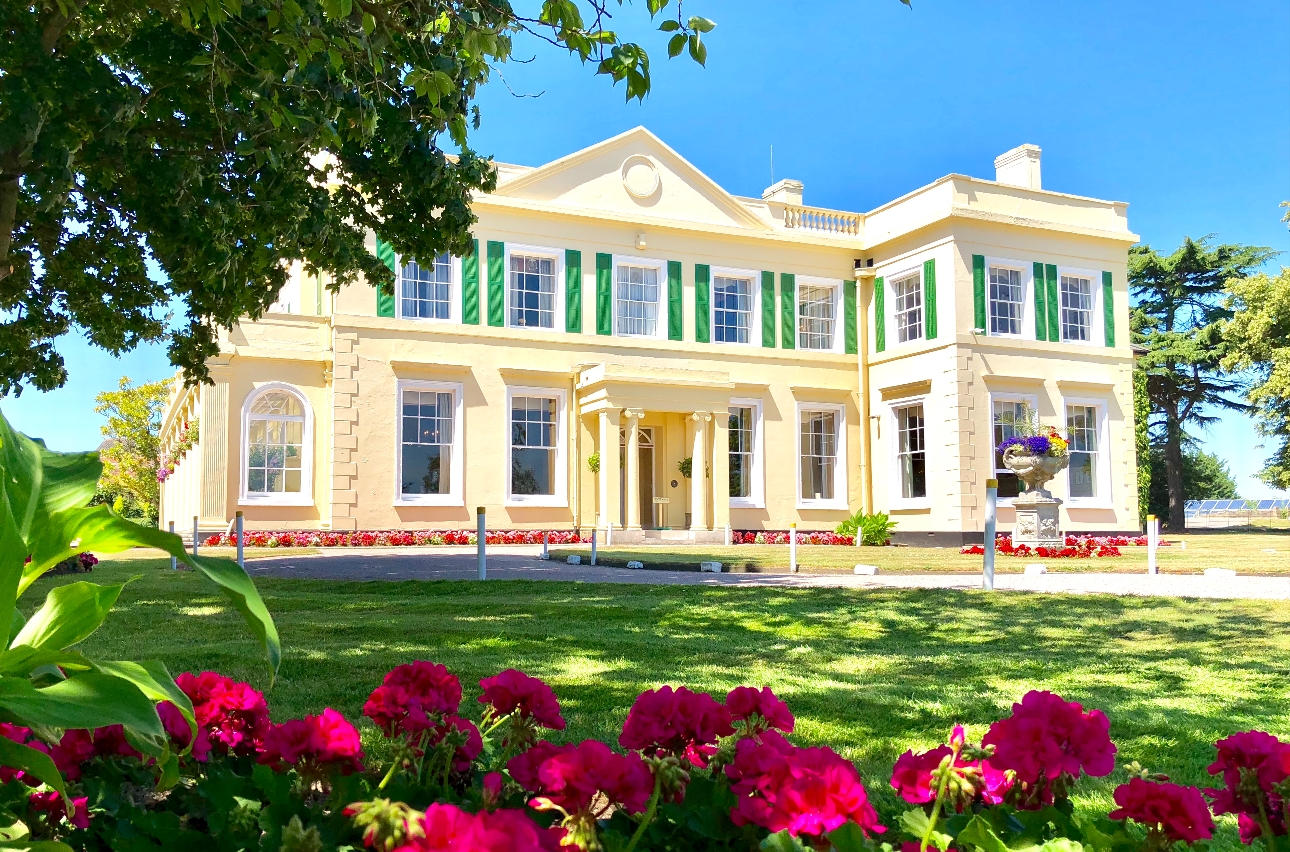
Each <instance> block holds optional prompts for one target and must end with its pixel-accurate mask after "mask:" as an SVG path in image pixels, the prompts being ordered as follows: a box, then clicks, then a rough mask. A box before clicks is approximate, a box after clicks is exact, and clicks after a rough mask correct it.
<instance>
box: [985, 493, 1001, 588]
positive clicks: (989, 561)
mask: <svg viewBox="0 0 1290 852" xmlns="http://www.w3.org/2000/svg"><path fill="white" fill-rule="evenodd" d="M998 504H999V480H997V479H987V480H986V481H985V557H984V563H983V565H982V567H981V588H983V589H985V590H986V591H987V592H992V591H994V545H995V541H994V539H995V527H996V526H997V523H998V518H997V517H996V514H995V513H996V511H997V509H998Z"/></svg>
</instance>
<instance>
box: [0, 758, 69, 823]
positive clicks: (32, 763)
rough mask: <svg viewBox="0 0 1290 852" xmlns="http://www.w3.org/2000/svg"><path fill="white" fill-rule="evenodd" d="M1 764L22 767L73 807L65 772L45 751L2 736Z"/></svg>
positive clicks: (12, 767)
mask: <svg viewBox="0 0 1290 852" xmlns="http://www.w3.org/2000/svg"><path fill="white" fill-rule="evenodd" d="M0 765H3V766H8V767H9V768H10V769H21V770H22V771H23V772H26V773H27V774H29V775H31V776H32V777H33V778H38V779H39V780H41V781H43V782H44V783H46V784H48V785H49V786H50V787H52V788H54V789H55V790H57V791H58V795H59V796H60V797H62V799H63V801H64V802H66V803H67V805H68V806H69V808H70V807H72V800H71V799H70V798H68V796H67V787H66V786H64V784H63V773H61V772H59V771H58V767H57V766H55V765H54V760H53V758H51V757H50V756H49V755H47V754H45V753H44V752H43V751H37V750H36V749H34V748H30V747H28V746H25V745H21V744H19V743H16V742H14V741H13V740H11V739H9V738H8V737H0ZM64 848H65V847H64Z"/></svg>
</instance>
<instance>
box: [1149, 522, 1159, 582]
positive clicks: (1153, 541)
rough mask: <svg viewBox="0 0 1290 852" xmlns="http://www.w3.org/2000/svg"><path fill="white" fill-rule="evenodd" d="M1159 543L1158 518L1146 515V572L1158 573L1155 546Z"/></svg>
mask: <svg viewBox="0 0 1290 852" xmlns="http://www.w3.org/2000/svg"><path fill="white" fill-rule="evenodd" d="M1159 545H1160V520H1159V519H1158V518H1156V516H1155V515H1147V573H1148V574H1159V573H1160V566H1158V565H1157V564H1156V548H1157V547H1158V546H1159Z"/></svg>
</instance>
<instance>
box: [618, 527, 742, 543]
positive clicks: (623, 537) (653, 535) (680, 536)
mask: <svg viewBox="0 0 1290 852" xmlns="http://www.w3.org/2000/svg"><path fill="white" fill-rule="evenodd" d="M600 540H601V542H603V541H604V530H601V531H600ZM611 541H612V542H613V544H614V546H618V545H631V544H646V545H650V544H659V545H661V544H667V545H678V544H679V545H686V544H708V545H711V544H725V543H726V531H725V530H724V529H721V530H625V529H619V528H615V529H614V531H613V538H612V539H611Z"/></svg>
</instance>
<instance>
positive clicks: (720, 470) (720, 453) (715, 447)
mask: <svg viewBox="0 0 1290 852" xmlns="http://www.w3.org/2000/svg"><path fill="white" fill-rule="evenodd" d="M728 526H730V415H729V414H728V413H727V412H724V411H715V412H713V414H712V528H713V529H714V530H723V531H724V530H725V528H726V527H728Z"/></svg>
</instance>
